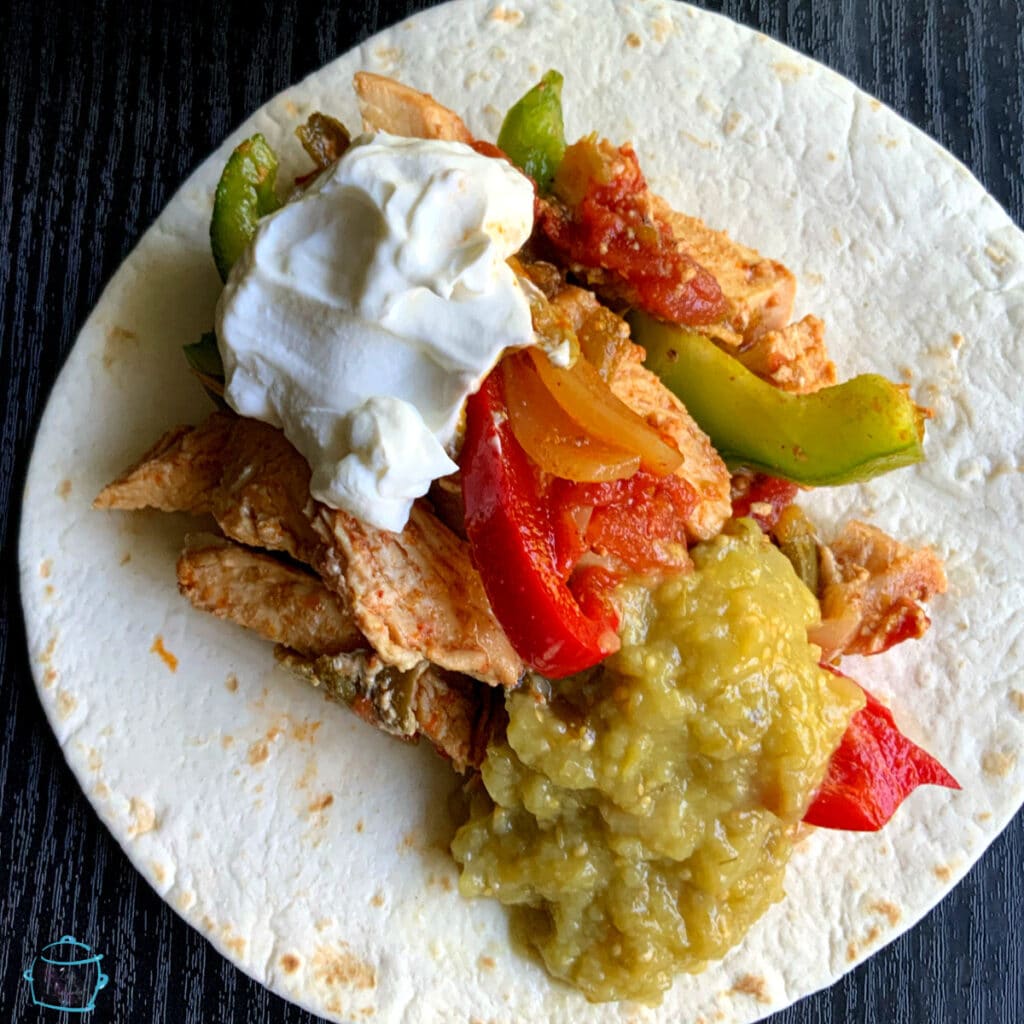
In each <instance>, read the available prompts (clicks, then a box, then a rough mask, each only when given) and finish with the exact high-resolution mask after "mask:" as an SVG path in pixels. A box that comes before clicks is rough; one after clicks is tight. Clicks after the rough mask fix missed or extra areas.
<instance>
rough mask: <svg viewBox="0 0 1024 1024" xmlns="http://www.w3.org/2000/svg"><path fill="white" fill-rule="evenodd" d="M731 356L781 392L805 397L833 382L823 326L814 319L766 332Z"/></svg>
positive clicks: (834, 371)
mask: <svg viewBox="0 0 1024 1024" xmlns="http://www.w3.org/2000/svg"><path fill="white" fill-rule="evenodd" d="M733 354H734V355H735V356H736V358H737V359H738V360H739V361H740V362H741V363H742V364H743V365H744V366H745V367H746V368H747V369H748V370H751V371H752V372H754V373H756V374H757V375H758V376H759V377H760V378H761V379H762V380H766V381H768V383H769V384H774V385H775V386H776V387H777V388H781V389H782V390H783V391H792V392H794V393H796V394H799V395H806V394H809V393H810V392H812V391H819V390H820V389H821V388H825V387H829V386H831V385H832V384H835V382H836V367H835V363H833V362H832V360H831V359H829V357H828V352H827V351H826V350H825V325H824V323H822V321H821V320H819V319H818V318H817V317H816V316H805V317H804V318H803V320H798V321H797V322H796V323H794V324H790V325H789V326H788V327H783V328H782V329H781V330H777V331H768V332H767V333H765V334H762V335H761V336H760V337H759V338H758V339H757V340H756V341H755V342H754V343H753V344H752V345H750V346H749V347H747V348H742V349H739V350H737V351H736V352H734V353H733Z"/></svg>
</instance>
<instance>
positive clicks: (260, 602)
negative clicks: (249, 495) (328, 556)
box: [178, 536, 366, 655]
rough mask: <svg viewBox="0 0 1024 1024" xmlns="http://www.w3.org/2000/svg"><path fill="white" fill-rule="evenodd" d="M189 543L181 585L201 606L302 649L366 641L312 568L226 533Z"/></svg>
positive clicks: (333, 648) (324, 650)
mask: <svg viewBox="0 0 1024 1024" xmlns="http://www.w3.org/2000/svg"><path fill="white" fill-rule="evenodd" d="M188 544H189V546H188V547H187V548H186V549H185V550H184V551H183V552H182V554H181V557H180V558H179V559H178V589H179V590H180V591H181V593H182V594H183V595H184V596H185V597H187V598H188V599H189V600H190V601H191V602H192V604H193V605H195V607H196V608H199V609H200V610H201V611H206V612H211V613H212V614H213V615H216V616H217V617H218V618H221V619H228V620H230V621H231V622H235V623H237V624H238V625H240V626H244V627H246V628H247V629H251V630H253V631H255V632H256V633H259V634H260V636H263V637H266V639H268V640H272V641H273V642H274V643H278V644H283V645H284V646H285V647H289V648H291V649H292V650H294V651H297V652H298V653H299V654H304V655H320V654H328V655H333V654H340V653H342V652H343V651H353V650H355V649H356V648H359V647H364V646H365V645H366V641H365V640H364V639H363V636H362V634H361V633H360V632H359V630H358V629H357V628H356V624H355V621H354V620H353V618H352V613H351V612H350V611H349V610H348V608H347V607H346V606H345V602H344V600H343V599H342V597H341V596H340V595H339V594H337V593H336V592H335V591H333V590H329V589H328V588H327V587H326V586H325V585H324V584H323V583H322V582H321V581H320V580H319V579H318V578H317V577H316V576H314V575H312V574H311V573H309V572H306V571H305V570H303V569H301V568H299V567H297V566H295V565H289V564H286V563H284V562H282V561H280V560H279V559H277V558H274V557H273V556H271V555H265V554H261V553H259V552H256V551H251V550H249V548H245V547H242V546H241V545H239V544H233V543H232V542H231V541H228V540H224V539H223V538H222V537H209V536H204V537H201V538H194V539H193V538H190V539H189V542H188Z"/></svg>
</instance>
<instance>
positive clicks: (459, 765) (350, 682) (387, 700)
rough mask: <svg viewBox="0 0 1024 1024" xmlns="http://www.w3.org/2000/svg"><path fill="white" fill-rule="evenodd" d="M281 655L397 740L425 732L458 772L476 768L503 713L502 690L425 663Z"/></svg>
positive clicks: (366, 656)
mask: <svg viewBox="0 0 1024 1024" xmlns="http://www.w3.org/2000/svg"><path fill="white" fill-rule="evenodd" d="M279 658H280V660H281V661H282V663H283V664H285V665H286V666H287V667H288V668H290V669H291V670H292V671H294V672H297V673H298V674H299V675H301V676H303V677H304V678H306V679H307V680H308V681H309V682H311V683H312V684H313V685H314V686H320V687H323V689H324V691H325V692H326V693H327V694H328V696H329V697H330V698H331V699H332V700H335V701H337V702H338V703H341V704H344V705H346V706H347V707H349V708H351V709H352V710H353V711H354V712H355V713H356V714H357V715H359V717H360V718H362V719H363V721H365V722H368V723H369V724H370V725H373V726H376V727H377V728H378V729H381V730H383V731H384V732H387V733H389V734H390V735H392V736H397V737H398V738H400V739H406V740H411V739H415V738H416V737H417V736H424V737H425V738H426V739H428V740H429V741H430V742H431V743H433V744H434V746H435V747H436V748H437V749H438V750H440V751H441V752H442V753H443V754H445V755H446V756H447V757H450V758H451V760H452V762H453V764H454V765H455V767H456V769H458V770H459V771H460V772H464V771H466V769H467V768H478V767H479V766H480V764H481V763H482V761H483V757H484V753H485V750H486V747H487V740H488V739H489V738H490V736H491V733H492V731H493V729H494V727H495V724H496V722H497V721H498V720H499V719H500V716H501V715H502V713H503V707H504V705H503V703H502V700H501V691H498V690H494V689H492V688H490V687H487V686H484V685H482V684H480V683H478V682H476V681H475V680H472V679H469V678H468V677H466V676H460V675H457V674H456V673H452V672H443V671H441V670H439V669H437V668H436V667H434V666H432V665H430V664H429V663H428V662H425V661H422V662H420V663H419V664H417V665H416V666H414V667H413V668H412V669H410V670H408V671H400V670H398V669H396V668H394V667H393V666H390V665H386V664H385V663H384V662H383V661H382V660H381V659H380V658H379V657H378V656H377V655H375V654H374V653H373V652H371V651H355V652H352V653H346V654H338V655H335V656H333V657H332V656H328V655H324V656H321V657H311V658H302V657H298V656H296V655H294V654H292V653H290V652H287V651H281V652H280V653H279Z"/></svg>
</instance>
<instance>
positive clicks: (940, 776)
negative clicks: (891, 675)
mask: <svg viewBox="0 0 1024 1024" xmlns="http://www.w3.org/2000/svg"><path fill="white" fill-rule="evenodd" d="M822 668H825V669H828V670H829V671H830V672H835V674H836V675H842V673H841V672H836V670H835V669H834V668H832V667H831V666H829V665H822ZM864 696H865V697H867V704H866V705H865V706H864V707H863V708H862V709H861V710H860V711H858V712H857V714H855V715H854V716H853V718H852V719H851V720H850V724H849V726H848V727H847V729H846V733H845V734H844V735H843V739H842V742H841V743H840V744H839V748H838V749H837V750H836V752H835V753H834V754H833V755H832V760H831V761H830V762H829V766H828V772H827V774H826V775H825V781H824V782H823V783H822V784H821V788H820V789H819V790H818V794H817V796H816V797H815V798H814V800H813V802H812V803H811V806H810V808H809V809H808V811H807V813H806V814H805V815H804V822H805V823H806V824H808V825H817V826H819V827H820V828H833V829H842V830H844V831H848V832H877V831H878V830H879V829H880V828H882V826H883V825H885V824H886V822H888V821H889V819H890V818H891V817H892V816H893V814H895V813H896V809H897V808H898V807H899V806H900V804H901V803H903V801H904V800H905V799H906V798H907V797H908V796H909V795H910V794H911V793H912V792H913V791H914V790H915V789H917V787H918V786H946V787H948V788H949V789H959V788H960V784H959V783H958V782H957V781H956V779H954V778H953V776H952V775H950V774H949V772H947V771H946V769H945V768H943V767H942V765H941V764H939V762H938V761H936V760H935V758H934V757H932V756H931V754H929V753H927V752H926V751H924V750H922V749H921V748H920V747H919V746H917V744H916V743H912V742H911V741H910V740H909V739H907V737H906V736H904V735H903V733H901V732H900V730H899V728H898V727H897V725H896V723H895V721H893V717H892V714H891V712H890V711H889V709H888V708H886V707H885V706H884V705H883V704H881V703H880V702H879V701H877V700H876V699H875V698H874V697H872V696H871V694H870V693H868V692H867V690H865V691H864Z"/></svg>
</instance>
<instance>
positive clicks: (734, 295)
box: [653, 196, 796, 348]
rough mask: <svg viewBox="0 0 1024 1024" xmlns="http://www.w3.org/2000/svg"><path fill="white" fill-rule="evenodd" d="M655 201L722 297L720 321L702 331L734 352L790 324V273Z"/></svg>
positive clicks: (793, 282) (792, 283)
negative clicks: (723, 311)
mask: <svg viewBox="0 0 1024 1024" xmlns="http://www.w3.org/2000/svg"><path fill="white" fill-rule="evenodd" d="M653 202H654V209H655V211H656V213H657V214H658V215H659V216H660V217H661V218H662V219H663V220H664V221H665V222H666V223H667V224H668V225H669V227H671V229H672V233H673V235H675V237H676V240H677V241H678V242H680V243H681V244H682V246H683V247H684V248H685V249H686V251H687V252H688V253H689V254H690V255H691V256H692V257H693V258H694V259H695V260H696V261H697V262H698V263H699V264H700V265H701V266H702V267H704V269H705V270H707V271H708V272H709V273H710V274H711V275H712V276H713V277H714V278H715V280H716V281H717V282H718V284H719V287H720V288H721V289H722V294H723V295H724V296H725V302H726V313H725V316H724V317H723V318H722V320H721V322H720V323H717V324H712V325H710V326H708V327H705V328H702V330H704V331H705V332H706V333H707V334H709V335H711V336H712V337H713V338H716V339H718V340H719V341H722V342H724V343H725V344H726V346H727V347H729V348H736V347H739V346H741V345H742V344H743V343H745V342H747V343H749V342H750V341H753V340H755V339H757V338H758V337H760V336H761V335H762V334H764V333H765V332H767V331H778V330H781V329H782V328H783V327H785V325H786V324H788V323H789V318H790V317H791V316H792V314H793V300H794V299H795V298H796V278H795V277H794V276H793V274H791V273H790V271H789V270H787V269H786V268H785V267H784V266H783V265H782V264H781V263H778V262H777V261H775V260H770V259H765V258H764V257H763V256H761V254H760V253H758V252H757V251H756V250H754V249H750V248H748V247H747V246H745V245H740V243H739V242H734V241H733V240H732V239H731V238H730V237H729V236H728V235H727V234H726V233H725V232H724V231H715V230H713V229H712V228H709V227H708V226H707V225H706V224H705V223H704V222H703V221H702V220H700V219H699V218H697V217H690V216H688V215H687V214H685V213H679V212H678V211H676V210H673V209H672V208H671V207H670V206H669V205H668V203H666V202H665V200H664V199H662V198H661V197H660V196H655V197H654V201H653Z"/></svg>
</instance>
